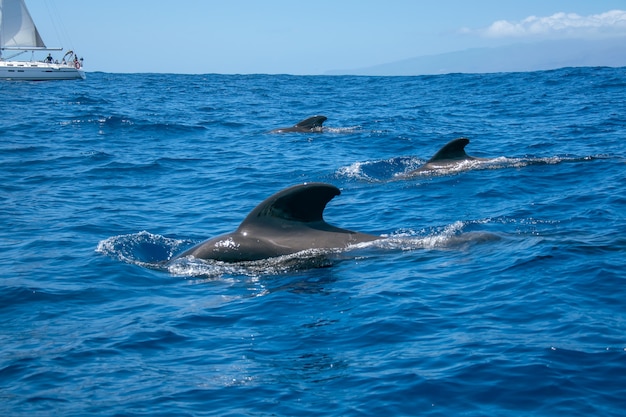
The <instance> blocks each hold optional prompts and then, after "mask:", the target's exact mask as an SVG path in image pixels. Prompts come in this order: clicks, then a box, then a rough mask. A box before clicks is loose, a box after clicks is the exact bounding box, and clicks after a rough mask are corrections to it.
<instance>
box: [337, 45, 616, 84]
mask: <svg viewBox="0 0 626 417" xmlns="http://www.w3.org/2000/svg"><path fill="white" fill-rule="evenodd" d="M588 66H607V67H623V66H626V37H619V38H610V39H602V40H582V39H578V40H574V39H570V40H558V41H556V40H553V41H543V42H536V43H520V44H514V45H509V46H501V47H496V48H475V49H467V50H464V51H458V52H450V53H445V54H439V55H427V56H420V57H416V58H410V59H406V60H402V61H396V62H390V63H387V64H381V65H376V66H372V67H367V68H360V69H352V70H333V71H329V72H327V74H329V75H425V74H448V73H488V72H518V71H519V72H523V71H538V70H549V69H556V68H563V67H588Z"/></svg>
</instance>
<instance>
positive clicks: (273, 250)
mask: <svg viewBox="0 0 626 417" xmlns="http://www.w3.org/2000/svg"><path fill="white" fill-rule="evenodd" d="M339 194H341V191H339V189H338V188H337V187H335V186H334V185H331V184H325V183H316V182H312V183H304V184H300V185H294V186H291V187H289V188H285V189H283V190H282V191H279V192H277V193H276V194H274V195H272V196H270V197H268V198H267V199H265V200H264V201H263V202H261V203H260V204H259V205H258V206H256V208H254V210H252V211H251V212H250V213H249V214H248V216H247V217H246V218H245V219H244V221H243V222H242V223H241V224H240V225H239V227H238V228H237V230H235V231H234V232H232V233H227V234H225V235H221V236H218V237H214V238H212V239H209V240H206V241H204V242H202V243H200V244H198V245H196V246H194V247H192V248H191V249H188V250H187V251H185V252H183V253H182V254H180V255H178V256H176V257H174V258H173V259H178V258H181V257H188V256H193V257H195V258H200V259H206V260H208V259H214V260H218V261H223V262H241V261H255V260H260V259H266V258H272V257H276V256H281V255H288V254H292V253H296V252H300V251H303V250H306V249H335V248H345V247H347V246H348V245H352V244H356V243H361V242H369V241H373V240H377V239H379V238H380V237H379V236H374V235H370V234H366V233H359V232H353V231H351V230H346V229H341V228H339V227H335V226H332V225H330V224H328V223H326V222H325V221H324V218H323V212H324V209H325V208H326V204H327V203H328V202H329V201H330V200H332V199H333V197H335V196H336V195H339Z"/></svg>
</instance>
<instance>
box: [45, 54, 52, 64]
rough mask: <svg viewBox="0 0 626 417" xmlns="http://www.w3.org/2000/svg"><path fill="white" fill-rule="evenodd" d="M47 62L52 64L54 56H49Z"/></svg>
mask: <svg viewBox="0 0 626 417" xmlns="http://www.w3.org/2000/svg"><path fill="white" fill-rule="evenodd" d="M46 62H47V63H48V64H52V54H48V57H47V58H46Z"/></svg>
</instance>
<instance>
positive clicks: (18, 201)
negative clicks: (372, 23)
mask: <svg viewBox="0 0 626 417" xmlns="http://www.w3.org/2000/svg"><path fill="white" fill-rule="evenodd" d="M624 74H625V73H624V69H623V68H566V69H561V70H555V71H543V72H541V71H540V72H532V73H514V74H511V73H509V74H505V73H503V74H450V75H437V76H422V77H350V76H340V77H331V76H328V77H326V76H320V77H300V76H286V75H276V76H268V75H245V76H238V75H228V76H223V75H215V74H204V75H176V74H105V73H90V74H89V75H88V78H87V80H85V81H83V82H80V83H67V84H66V83H62V82H59V83H7V85H6V86H4V87H6V88H3V90H2V93H0V94H3V96H4V98H5V100H3V101H1V103H3V104H0V106H1V105H3V106H4V107H3V119H2V120H3V121H2V122H0V132H1V133H2V137H3V141H2V144H1V145H0V166H2V168H3V173H4V180H5V181H4V182H3V183H2V185H1V186H0V201H1V202H2V204H1V205H0V226H1V227H0V252H1V253H2V255H3V256H2V257H0V271H1V273H0V285H2V286H3V287H2V288H3V290H4V291H0V293H1V294H2V295H0V301H1V302H0V311H2V314H3V317H4V318H5V323H4V324H5V325H4V326H3V330H2V331H1V332H0V342H1V343H2V346H3V355H2V356H1V358H0V375H2V378H0V392H1V394H0V397H1V398H0V400H1V401H0V412H2V414H3V415H15V416H20V415H37V414H49V413H50V410H54V412H55V413H57V414H60V415H85V414H95V415H98V414H106V415H146V414H150V415H172V414H175V415H203V414H211V415H250V414H263V415H264V414H273V415H311V414H329V415H373V414H380V413H393V414H399V415H414V414H424V415H456V414H463V415H494V414H495V415H509V414H533V415H556V414H567V415H580V416H583V415H584V416H587V415H607V416H611V415H615V416H617V415H621V414H622V413H623V409H624V406H625V405H626V404H625V403H624V400H623V398H625V397H626V396H625V393H624V390H623V388H622V387H623V386H624V381H622V379H623V377H622V375H626V372H624V370H625V362H624V352H625V351H624V349H625V348H626V340H625V339H624V334H626V329H625V325H624V321H623V319H622V317H623V300H624V297H625V296H626V294H624V288H625V287H624V285H623V276H624V274H623V272H622V269H623V259H622V258H623V253H624V250H625V244H626V241H625V240H624V238H623V236H624V233H625V232H626V230H624V225H625V224H626V217H625V214H624V213H626V206H625V203H626V199H625V198H624V193H623V186H622V184H624V183H625V182H624V181H626V176H625V172H626V171H624V166H625V165H624V160H625V158H626V156H625V155H626V149H625V148H624V141H623V140H622V139H623V135H624V129H623V126H624V123H623V115H624V114H626V109H625V108H624V106H625V104H624V103H626V97H624V94H625V91H626V90H624V89H623V88H621V87H622V86H623V85H624V84H625V78H624ZM155 85H159V88H158V89H155V88H154V86H155ZM33 97H36V98H37V100H33ZM314 114H323V115H325V116H327V117H328V121H327V122H326V123H325V125H326V126H328V128H329V129H328V130H327V132H325V133H322V134H315V135H312V134H302V135H300V134H292V135H275V134H268V133H267V132H268V131H270V130H271V129H273V128H276V127H282V126H290V125H293V124H294V123H296V122H297V121H299V120H302V119H304V118H306V117H309V116H312V115H314ZM460 136H464V137H468V138H470V140H471V143H470V145H468V147H467V148H466V150H467V152H468V153H469V154H470V155H475V156H480V157H484V158H488V161H487V162H486V163H484V164H478V165H465V166H463V165H461V166H457V167H456V168H454V169H452V170H449V171H444V172H441V171H439V172H424V173H422V174H420V175H405V174H407V173H409V172H411V171H412V170H414V169H416V168H418V167H419V166H421V165H422V164H423V163H424V162H425V161H426V160H428V159H429V158H430V157H431V156H432V155H433V154H434V152H436V151H437V149H439V148H440V147H441V146H442V145H443V144H445V143H446V142H448V141H449V140H451V139H454V138H456V137H460ZM309 181H326V182H330V183H333V184H334V185H337V186H339V187H340V188H341V191H342V193H341V195H339V196H337V197H335V198H334V199H333V200H332V201H331V202H329V203H328V205H327V207H326V210H325V214H324V218H325V220H326V221H328V222H329V223H331V224H334V225H337V226H339V227H346V228H349V229H351V230H359V231H363V232H368V233H373V234H380V235H382V236H383V238H384V239H381V240H379V241H376V242H375V243H372V244H369V245H364V246H357V247H351V248H348V249H347V250H343V249H342V250H332V251H322V252H315V251H304V252H302V253H299V254H294V255H292V256H287V257H283V258H277V259H270V260H263V261H261V262H255V263H245V264H225V263H219V262H213V261H201V260H194V259H180V260H175V261H172V257H175V256H176V255H177V254H178V253H180V252H182V251H183V250H184V249H185V248H188V247H190V246H192V245H193V244H196V243H198V242H201V241H203V240H204V239H207V238H209V237H212V236H216V235H219V234H222V233H226V232H230V231H232V230H235V229H236V228H237V226H238V225H239V224H240V222H241V221H242V220H243V219H244V218H245V217H246V216H247V214H248V213H249V212H250V211H251V210H252V209H253V208H254V207H255V206H256V205H257V204H258V203H259V202H261V201H262V200H263V199H265V198H267V197H268V196H270V195H272V194H273V193H275V192H277V191H279V190H280V189H283V188H285V187H287V186H290V185H293V184H297V183H302V182H309ZM144 231H149V232H144ZM68 399H71V400H68Z"/></svg>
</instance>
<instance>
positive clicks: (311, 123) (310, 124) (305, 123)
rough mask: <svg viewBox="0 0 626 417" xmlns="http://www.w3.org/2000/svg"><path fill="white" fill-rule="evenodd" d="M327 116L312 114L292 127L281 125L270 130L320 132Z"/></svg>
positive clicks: (273, 131)
mask: <svg viewBox="0 0 626 417" xmlns="http://www.w3.org/2000/svg"><path fill="white" fill-rule="evenodd" d="M326 119H327V117H326V116H312V117H309V118H308V119H304V120H301V121H299V122H298V123H296V124H295V125H293V126H291V127H281V128H278V129H274V130H272V131H270V133H288V132H304V133H312V132H314V133H320V132H322V129H323V126H322V124H323V123H324V122H325V121H326Z"/></svg>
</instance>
